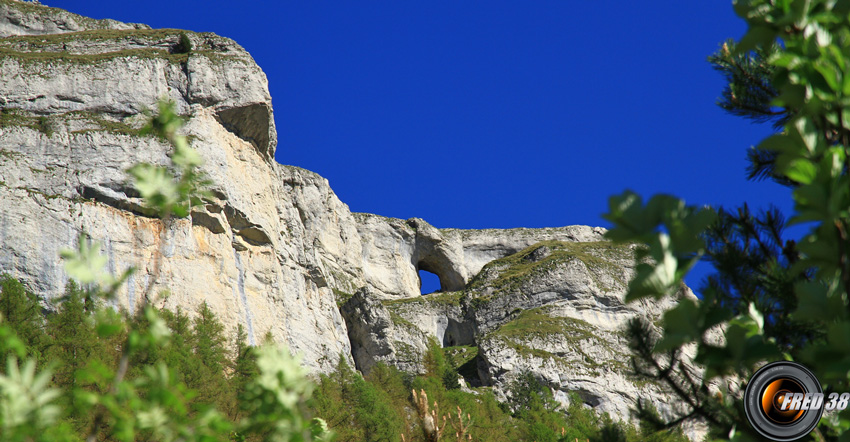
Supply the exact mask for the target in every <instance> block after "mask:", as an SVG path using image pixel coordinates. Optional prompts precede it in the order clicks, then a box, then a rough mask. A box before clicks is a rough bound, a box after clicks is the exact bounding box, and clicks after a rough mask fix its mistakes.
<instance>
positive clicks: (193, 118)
mask: <svg viewBox="0 0 850 442" xmlns="http://www.w3.org/2000/svg"><path fill="white" fill-rule="evenodd" d="M181 35H185V37H186V38H188V40H189V41H190V42H191V45H190V46H191V48H187V47H186V45H185V41H184V42H181V40H185V39H184V38H182V37H181ZM161 97H167V98H169V99H171V100H173V101H174V102H175V103H176V105H177V109H178V111H179V112H180V113H181V114H183V115H185V116H186V117H187V118H188V123H187V125H186V127H185V131H186V134H187V135H188V136H189V138H190V141H191V145H192V147H194V148H195V149H196V150H198V152H199V153H200V154H201V155H202V156H203V158H204V160H205V165H204V170H205V172H206V173H207V174H208V175H209V177H210V178H211V179H212V181H213V182H214V186H213V194H214V198H212V199H210V201H208V202H207V203H206V204H205V205H204V206H203V207H199V208H196V209H194V210H193V212H192V213H191V216H190V217H188V218H186V219H178V220H174V221H172V222H170V223H169V224H167V225H165V224H163V222H162V221H160V220H159V219H156V218H153V217H151V216H150V215H149V213H147V212H146V210H145V209H144V207H143V206H142V205H141V204H140V201H139V199H138V198H137V196H136V192H135V191H134V190H133V189H132V186H130V185H128V184H127V180H126V175H125V172H124V170H126V168H128V167H129V166H131V165H133V164H135V163H138V162H142V161H144V162H150V163H155V164H166V163H167V161H168V155H169V152H170V146H168V145H165V144H163V143H161V142H160V141H158V140H156V139H154V138H151V137H146V136H142V135H140V134H139V130H138V129H139V128H140V127H141V125H142V124H143V122H144V120H145V118H146V117H145V115H144V114H143V111H144V110H145V109H149V108H154V107H155V104H156V102H157V100H158V99H159V98H161ZM275 147H276V132H275V128H274V120H273V118H272V106H271V97H270V96H269V92H268V87H267V80H266V77H265V75H264V74H263V72H262V70H261V69H260V68H259V67H258V66H257V65H256V63H254V61H253V59H252V58H251V56H250V55H249V54H248V53H247V52H245V51H244V50H243V49H242V48H241V47H240V46H239V45H238V44H236V43H235V42H233V41H232V40H229V39H226V38H222V37H219V36H216V35H213V34H199V33H192V32H188V31H178V30H151V29H149V28H147V27H146V26H144V25H131V24H124V23H119V22H114V21H111V20H92V19H88V18H85V17H80V16H77V15H74V14H71V13H68V12H66V11H62V10H58V9H54V8H47V7H44V6H37V5H33V4H29V3H22V2H18V1H15V0H0V273H9V274H11V275H13V276H15V277H18V278H20V279H21V280H23V281H25V282H26V283H27V284H28V285H30V286H31V287H32V288H33V290H35V291H36V292H37V293H39V294H41V295H43V296H44V302H45V304H46V305H47V306H50V305H51V303H52V302H53V301H52V300H53V299H54V298H56V297H57V296H58V295H59V294H60V293H62V291H63V290H64V287H65V284H66V283H67V280H68V276H67V275H66V274H65V273H64V270H63V267H62V264H61V262H60V260H59V251H60V250H61V249H62V248H65V247H72V246H73V245H74V244H75V243H76V240H77V237H78V235H79V234H80V233H82V232H85V233H87V234H88V235H90V236H91V237H92V238H93V239H94V240H97V241H100V242H102V243H103V244H104V247H105V253H106V254H107V256H108V258H109V261H108V262H109V264H108V268H109V270H110V271H111V272H114V273H116V274H117V273H119V272H121V271H123V270H124V269H126V268H128V267H131V266H132V267H136V268H137V269H138V270H137V272H136V273H135V274H134V275H133V276H132V277H131V278H130V280H129V281H128V283H127V284H126V286H125V287H124V288H123V289H122V291H121V292H120V293H119V297H118V299H116V301H115V302H116V304H117V305H116V306H117V307H121V308H127V309H129V310H131V311H132V310H133V309H134V308H135V307H137V306H138V305H139V304H140V303H141V302H143V299H141V298H142V296H143V294H144V293H145V292H146V289H147V288H148V286H149V285H150V284H153V287H152V290H150V293H151V296H150V298H149V301H150V302H152V303H154V304H156V305H158V306H162V307H166V308H176V307H181V308H183V309H184V310H189V311H194V309H195V308H196V306H197V305H198V304H199V303H200V302H202V301H206V302H207V303H208V304H209V305H210V306H211V307H212V309H213V310H214V311H215V312H216V313H217V314H218V315H219V317H220V318H222V320H223V321H224V322H225V324H226V326H227V327H228V328H231V329H232V328H234V327H235V326H236V324H243V325H244V326H245V327H246V329H247V331H248V334H249V339H251V341H252V342H256V341H258V340H259V339H261V338H262V336H263V335H264V334H265V333H267V332H270V333H271V335H272V336H273V337H274V338H275V339H276V340H277V341H279V342H285V343H287V344H288V345H289V346H290V347H291V348H292V349H294V350H296V351H300V352H302V353H303V354H304V356H305V363H306V364H308V365H309V366H310V367H311V368H313V369H314V370H318V371H328V370H331V369H332V367H333V366H334V365H335V362H336V361H337V359H338V357H339V355H340V354H342V355H344V356H345V357H347V358H349V360H350V361H351V362H352V363H354V364H356V365H357V367H358V368H359V369H361V370H364V371H368V370H369V368H370V367H371V366H372V365H374V364H375V363H376V362H386V363H390V364H395V365H397V366H399V367H400V368H402V369H404V370H408V371H418V370H421V351H422V350H423V349H424V348H425V346H426V345H427V342H428V339H429V337H430V338H434V339H436V340H437V342H439V343H441V344H442V345H444V346H445V347H454V349H453V350H452V351H456V352H459V353H462V355H461V356H459V357H466V358H468V359H469V363H468V365H467V368H468V369H467V370H464V377H465V378H466V381H467V382H468V383H470V384H475V385H489V386H494V387H496V389H497V391H499V392H501V391H503V390H504V387H505V385H506V384H507V382H509V381H510V380H511V379H512V378H513V377H514V376H516V374H517V373H519V372H520V371H523V370H529V371H531V372H533V373H535V375H536V376H538V377H539V378H540V379H541V380H543V381H544V382H546V383H547V384H548V385H549V386H551V387H552V388H553V389H554V390H555V391H556V393H557V394H558V395H559V397H561V398H562V399H563V398H565V397H566V395H565V393H566V392H568V391H576V392H579V394H580V396H581V397H582V398H583V400H584V401H585V402H586V403H588V404H589V405H592V406H595V407H599V409H600V410H603V411H609V412H611V413H613V414H615V415H616V416H620V417H622V418H627V417H628V407H629V406H630V404H631V403H632V401H633V400H634V399H636V398H637V397H638V396H641V397H649V395H650V394H652V395H654V396H653V397H657V398H658V400H657V405H659V408H661V409H662V410H665V409H667V408H665V407H666V405H665V402H666V401H665V398H666V397H667V396H666V393H665V392H663V391H662V390H661V389H660V388H659V387H657V386H653V385H649V386H647V385H642V384H640V383H638V382H637V381H636V380H634V379H632V378H630V377H629V375H628V373H627V372H628V370H627V364H628V349H627V347H626V343H625V340H624V337H623V334H622V331H621V330H622V325H623V324H624V323H625V321H627V320H628V319H629V318H632V317H635V316H638V315H640V316H644V317H647V318H649V319H650V320H651V321H657V320H658V318H659V315H660V313H661V312H662V311H663V310H664V309H666V308H669V307H670V305H669V303H667V304H664V303H655V302H650V301H646V302H644V303H642V304H630V305H625V304H623V302H622V296H623V294H624V293H625V285H626V282H627V281H628V279H629V277H630V275H631V273H632V271H633V269H632V261H633V260H632V253H631V250H630V249H629V248H627V247H619V246H613V245H611V244H609V243H607V242H605V241H603V239H602V234H603V233H604V229H600V228H591V227H585V226H571V227H563V228H553V229H508V230H457V229H437V228H434V227H433V226H431V225H429V224H428V223H427V222H425V221H424V220H421V219H417V218H414V219H410V220H400V219H391V218H384V217H380V216H377V215H370V214H360V213H351V212H350V211H349V209H348V207H347V206H346V205H345V204H344V203H342V202H341V201H339V199H338V198H337V197H336V195H335V194H334V192H333V191H332V190H331V188H330V187H329V185H328V182H327V180H325V179H324V178H322V177H320V176H318V175H316V174H314V173H312V172H309V171H306V170H303V169H299V168H297V167H292V166H284V165H280V164H277V163H276V162H274V160H273V158H274V151H275ZM157 262H159V264H160V266H161V271H160V273H159V274H158V276H156V275H157V272H156V270H155V267H156V266H157V264H156V263H157ZM420 269H422V270H427V271H430V272H433V273H435V274H437V275H438V276H439V277H440V282H441V286H442V291H441V292H440V293H437V294H432V295H428V296H420V288H419V286H420V281H419V276H418V270H420ZM155 276H156V277H155ZM161 292H167V296H162V295H158V294H159V293H161ZM682 296H692V295H690V294H689V291H687V290H686V289H683V293H682Z"/></svg>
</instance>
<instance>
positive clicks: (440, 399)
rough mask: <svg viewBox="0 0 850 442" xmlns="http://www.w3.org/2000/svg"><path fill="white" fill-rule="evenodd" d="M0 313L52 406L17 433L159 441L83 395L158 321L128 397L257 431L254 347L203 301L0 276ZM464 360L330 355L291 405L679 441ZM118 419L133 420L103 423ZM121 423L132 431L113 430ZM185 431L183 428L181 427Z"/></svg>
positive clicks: (224, 435)
mask: <svg viewBox="0 0 850 442" xmlns="http://www.w3.org/2000/svg"><path fill="white" fill-rule="evenodd" d="M0 315H2V317H3V318H4V321H3V326H2V327H0V332H2V333H3V335H2V336H3V340H2V342H0V351H2V353H0V357H2V358H3V359H7V358H17V357H20V358H27V359H29V360H32V361H34V362H35V364H36V366H37V367H38V368H40V369H43V368H45V367H47V368H48V371H46V372H42V373H50V377H49V378H40V381H39V382H38V383H37V382H36V380H37V379H32V380H33V385H32V386H31V387H32V388H31V389H30V390H28V391H25V392H24V393H25V398H26V400H32V401H33V403H32V404H31V405H33V406H37V407H45V408H40V409H33V410H31V412H32V413H40V414H47V413H50V411H51V409H48V408H47V407H56V408H53V409H52V410H53V412H55V415H54V416H52V419H53V420H52V422H51V425H50V426H49V428H43V429H40V430H39V431H43V433H32V434H28V435H26V436H24V437H23V438H22V439H20V440H66V441H82V440H86V436H88V435H90V434H97V436H96V438H95V440H163V439H161V437H162V435H163V434H164V433H162V430H163V429H162V428H160V427H158V426H156V425H152V426H150V427H148V426H147V425H145V422H144V420H145V419H144V418H143V417H142V415H136V416H133V413H134V411H140V410H134V404H133V403H132V401H126V402H123V403H122V400H121V399H118V401H117V402H116V403H114V404H110V405H109V406H111V407H115V408H113V409H111V410H110V413H113V414H112V419H113V421H112V422H109V421H98V419H97V416H98V413H97V412H96V410H97V408H98V407H102V406H107V404H105V403H103V402H99V401H97V400H95V399H94V398H96V397H97V395H99V394H103V393H106V392H108V391H109V390H110V381H112V380H114V378H110V373H116V372H117V371H118V368H119V365H120V364H121V360H122V355H123V354H126V352H125V350H126V346H127V345H133V344H131V342H132V341H133V340H132V339H128V338H129V337H130V335H131V334H133V335H134V336H138V338H137V339H139V340H144V339H150V338H151V336H153V335H154V332H152V330H151V328H156V327H161V326H163V325H164V326H165V329H164V330H161V331H160V332H159V333H162V334H164V335H165V336H167V337H166V338H164V339H161V340H154V341H155V342H153V341H152V342H149V343H148V344H147V345H144V346H141V347H140V349H139V350H138V351H135V352H133V354H132V357H130V358H129V360H128V364H127V374H126V380H127V382H128V387H129V388H134V389H138V391H137V392H136V394H138V396H137V397H136V398H135V400H138V401H144V403H146V404H147V405H148V406H149V405H151V403H153V404H156V407H162V411H163V412H167V413H178V414H182V415H183V416H184V417H185V418H186V419H187V421H189V422H191V421H192V420H193V419H198V418H199V417H200V416H203V415H204V414H209V413H211V412H213V410H217V413H218V414H219V419H221V422H219V424H218V425H219V426H220V427H219V430H220V432H218V433H216V432H215V431H213V432H209V433H208V434H206V435H205V436H204V437H198V438H197V440H232V441H238V440H267V438H266V436H267V434H265V433H263V432H262V431H253V430H251V429H248V430H247V431H245V430H243V431H244V432H240V431H239V430H236V429H235V428H237V427H238V423H239V422H240V420H243V419H245V418H246V414H247V413H251V411H252V410H254V409H256V407H255V406H254V405H251V404H246V402H247V401H250V400H251V397H250V392H249V386H250V385H251V384H252V383H253V382H255V381H256V377H257V376H259V374H260V371H259V368H258V366H257V354H256V352H257V351H256V349H255V348H254V347H251V346H249V345H248V343H247V340H246V335H245V332H244V331H243V329H242V328H241V327H238V328H237V330H236V333H235V335H233V336H226V335H225V332H224V327H223V325H222V323H221V322H220V321H219V320H218V319H217V318H216V316H215V314H214V313H213V312H212V311H211V310H210V309H209V307H208V306H207V305H206V304H203V303H202V304H200V305H199V306H198V307H197V309H196V310H195V311H191V312H184V311H181V310H177V311H173V312H172V311H169V310H156V309H152V310H151V311H150V313H149V314H146V315H144V316H134V315H131V314H129V313H128V312H117V311H115V310H114V309H112V308H110V307H109V306H108V305H105V304H104V302H103V300H102V299H98V298H96V297H95V296H94V295H93V294H92V293H90V292H87V291H86V290H82V289H80V288H79V287H78V286H77V285H76V284H75V283H73V282H71V283H70V284H69V285H68V287H67V290H66V293H65V295H64V297H63V298H62V299H61V302H59V303H58V304H57V306H56V310H55V311H53V312H50V313H45V312H44V310H43V309H42V306H41V305H40V303H39V298H38V296H37V295H36V294H34V293H32V292H31V291H29V290H27V289H26V288H25V287H24V286H23V284H21V283H20V282H19V281H17V280H15V279H14V278H11V277H9V276H3V277H2V278H0ZM267 339H268V338H267ZM266 344H269V345H270V344H271V342H268V341H267V342H266ZM464 362H465V361H463V360H458V359H456V357H454V356H453V355H452V353H449V352H446V351H445V350H444V349H443V348H441V347H440V345H438V344H437V343H436V342H433V343H432V345H431V346H430V347H429V350H428V353H427V354H426V355H425V366H426V368H427V371H426V373H424V374H422V375H414V374H409V373H403V372H400V371H399V370H397V369H395V368H394V367H390V366H387V365H383V364H379V365H378V366H376V367H374V368H373V369H372V370H371V372H370V373H369V375H368V376H365V377H363V376H361V375H360V374H359V373H358V372H357V371H355V370H354V369H353V368H352V367H350V366H349V365H348V364H347V363H346V362H345V358H342V357H341V358H340V361H339V363H338V365H337V369H336V370H335V371H334V372H332V373H328V374H323V375H319V376H314V377H310V378H309V380H304V381H303V382H304V383H306V384H308V385H309V387H308V390H312V395H311V396H305V398H304V399H305V400H304V401H303V403H300V404H299V405H298V407H297V408H296V410H297V412H299V413H303V414H304V415H305V416H309V417H318V418H321V419H323V420H324V421H325V422H326V423H327V426H328V428H329V429H330V430H331V432H332V433H333V437H332V439H333V440H335V441H339V442H360V441H402V440H403V441H408V442H412V441H433V440H442V441H455V440H474V441H482V442H487V441H494V442H495V441H503V442H510V441H537V442H556V441H563V442H574V441H575V440H579V441H591V442H639V441H649V442H685V441H687V439H686V438H685V437H684V436H682V435H681V434H678V433H677V432H670V431H668V430H667V429H664V428H662V427H653V426H652V425H651V424H649V423H648V422H645V423H643V424H642V425H641V426H640V427H633V426H632V425H630V424H623V423H620V422H615V421H613V420H612V419H611V418H610V417H608V416H607V415H605V416H598V415H597V414H596V413H594V412H593V411H592V410H591V409H590V408H589V407H587V406H585V405H584V404H583V403H582V401H581V400H580V399H579V398H578V397H577V396H574V397H573V398H572V405H570V406H569V407H568V408H566V409H563V408H561V407H559V406H558V404H557V403H555V402H554V401H553V400H552V393H551V391H550V390H549V388H548V387H545V386H543V385H542V384H541V383H540V382H539V381H538V380H537V379H536V378H535V377H534V376H533V375H532V374H531V373H527V374H525V375H523V376H521V377H519V378H518V379H517V381H515V382H514V383H513V385H512V386H511V399H510V400H509V401H508V402H505V403H500V402H498V401H497V400H496V398H495V397H494V395H493V394H492V392H490V391H488V389H487V388H475V389H468V388H463V389H462V388H461V384H460V383H459V378H460V377H461V375H460V374H459V373H458V371H459V370H461V366H462V365H463V363H464ZM14 370H15V369H11V371H10V367H7V368H6V370H0V373H4V374H0V383H1V382H2V381H3V380H4V379H6V378H5V377H6V376H11V375H12V372H13V371H14ZM23 370H24V371H26V370H27V367H26V366H25V367H24V368H23ZM151 370H165V372H164V373H163V374H162V377H163V378H164V379H163V378H160V381H165V382H167V383H168V385H170V386H171V387H172V390H171V391H170V392H168V393H167V394H164V393H165V392H164V391H157V390H155V389H146V387H148V388H149V387H150V385H149V384H148V382H150V381H151V379H150V378H149V377H150V371H151ZM30 375H32V373H30ZM51 391H52V392H54V393H53V394H55V395H58V397H57V399H56V401H55V405H48V404H46V403H43V402H40V400H41V399H43V395H44V394H46V392H51ZM156 395H161V396H160V397H154V396H156ZM116 399H117V398H116ZM254 400H256V398H254ZM10 405H11V404H9V403H4V404H3V407H0V410H2V411H4V414H3V416H2V418H3V419H4V420H0V423H2V424H4V425H3V426H0V428H2V429H3V431H2V432H0V436H3V437H4V440H12V439H9V438H10V437H12V436H13V435H14V434H15V433H14V431H10V430H14V428H15V426H14V425H13V424H14V421H12V420H11V419H10V417H11V416H14V414H15V413H16V412H19V410H15V409H10V408H9V406H10ZM136 406H137V405H136ZM122 418H124V419H128V420H136V422H135V423H128V422H124V423H121V422H118V421H115V420H117V419H122ZM278 418H280V419H285V416H278ZM433 418H436V419H435V420H436V423H435V424H433V425H436V429H437V430H438V432H439V433H436V432H433V431H428V430H427V429H426V427H427V425H428V424H427V423H426V421H428V419H433ZM228 422H229V423H230V425H229V426H230V427H231V428H230V431H221V430H224V429H225V428H228V424H227V423H228ZM10 424H12V425H10ZM118 424H120V425H118ZM121 425H131V426H135V427H136V428H137V429H138V430H140V431H138V432H130V433H122V432H121V431H119V430H120V428H121ZM187 428H188V426H187ZM33 430H36V429H35V428H34V429H33ZM184 431H186V429H184ZM24 433H27V432H24ZM199 433H203V432H199ZM189 434H191V430H188V433H187V434H185V436H189ZM200 435H201V434H195V436H200ZM186 440H195V439H193V438H192V437H188V438H187V439H186Z"/></svg>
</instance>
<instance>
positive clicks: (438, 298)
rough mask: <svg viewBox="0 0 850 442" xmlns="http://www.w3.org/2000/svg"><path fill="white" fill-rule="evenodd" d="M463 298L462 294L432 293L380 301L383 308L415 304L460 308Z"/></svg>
mask: <svg viewBox="0 0 850 442" xmlns="http://www.w3.org/2000/svg"><path fill="white" fill-rule="evenodd" d="M462 298H463V292H434V293H429V294H427V295H422V296H417V297H415V298H405V299H390V300H385V301H382V302H383V303H384V305H385V306H387V307H389V306H394V305H404V304H417V303H420V304H421V303H426V302H430V303H435V304H441V305H453V306H460V300H461V299H462Z"/></svg>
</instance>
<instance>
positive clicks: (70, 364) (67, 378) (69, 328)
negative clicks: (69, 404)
mask: <svg viewBox="0 0 850 442" xmlns="http://www.w3.org/2000/svg"><path fill="white" fill-rule="evenodd" d="M91 319H92V318H91V317H90V314H89V312H88V311H86V304H85V293H84V292H83V291H82V290H80V288H79V286H77V284H76V283H75V282H74V281H73V280H72V281H70V282H69V283H68V286H67V287H66V289H65V296H64V300H63V301H62V303H61V304H59V307H58V309H57V311H56V313H54V314H52V315H49V316H48V317H47V335H48V336H49V337H50V340H51V345H50V347H49V349H48V351H47V356H48V357H49V359H50V360H51V361H53V362H58V364H59V365H58V367H56V368H55V373H54V375H53V376H54V381H55V382H56V383H58V384H60V385H69V386H73V385H75V384H76V380H75V373H76V372H77V370H79V369H81V368H83V367H85V366H86V365H87V364H88V363H89V362H90V361H91V360H93V359H99V358H100V356H101V355H103V353H104V351H103V350H104V348H103V347H102V346H101V345H100V341H99V339H98V336H97V333H96V332H95V330H94V325H93V322H92V321H91Z"/></svg>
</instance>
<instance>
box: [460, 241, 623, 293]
mask: <svg viewBox="0 0 850 442" xmlns="http://www.w3.org/2000/svg"><path fill="white" fill-rule="evenodd" d="M544 246H545V247H547V248H549V249H550V251H551V253H550V254H549V255H548V256H546V257H545V258H543V259H540V260H538V261H532V260H531V259H530V257H529V255H531V253H532V252H534V251H535V250H537V249H538V248H540V247H544ZM633 256H634V253H633V252H632V250H631V248H630V246H629V245H623V244H615V243H612V242H609V241H595V242H564V241H542V242H539V243H537V244H534V245H532V246H530V247H526V248H525V249H523V250H521V251H519V252H517V253H514V254H513V255H510V256H506V257H504V258H501V259H497V260H494V261H491V262H489V263H488V264H487V265H485V266H484V268H482V269H481V271H480V272H479V273H478V274H477V275H476V276H475V277H474V278H473V279H472V281H470V283H469V288H470V289H473V290H475V289H483V288H485V287H488V286H489V287H492V288H494V289H495V292H496V293H502V292H512V291H516V290H517V289H519V288H520V286H521V285H522V283H523V282H525V281H528V280H529V279H531V278H532V277H533V276H535V275H539V274H543V273H545V272H546V271H549V270H551V269H553V268H555V267H556V266H558V265H560V264H563V263H565V262H569V261H571V260H576V259H577V260H579V261H581V262H582V263H584V264H585V266H587V267H588V269H589V270H590V272H591V274H592V275H593V274H594V273H597V272H600V273H606V274H608V275H610V276H612V277H613V278H614V279H617V280H618V281H619V282H621V283H622V284H624V285H625V281H622V280H620V278H621V275H622V266H621V265H619V264H617V262H616V261H622V260H631V259H632V258H633ZM494 274H495V278H492V275H494ZM594 279H596V282H599V281H598V278H595V277H594ZM600 285H601V284H600ZM600 288H602V289H606V287H600ZM483 301H486V299H485V300H483ZM483 301H479V302H483Z"/></svg>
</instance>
